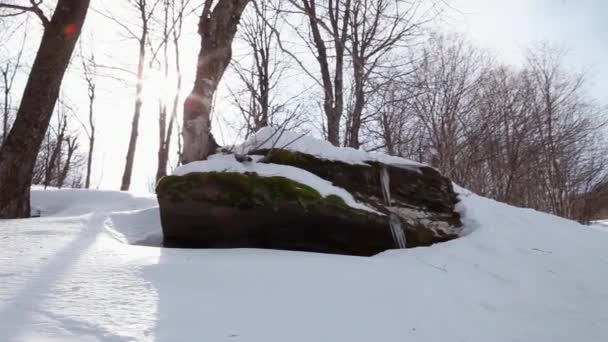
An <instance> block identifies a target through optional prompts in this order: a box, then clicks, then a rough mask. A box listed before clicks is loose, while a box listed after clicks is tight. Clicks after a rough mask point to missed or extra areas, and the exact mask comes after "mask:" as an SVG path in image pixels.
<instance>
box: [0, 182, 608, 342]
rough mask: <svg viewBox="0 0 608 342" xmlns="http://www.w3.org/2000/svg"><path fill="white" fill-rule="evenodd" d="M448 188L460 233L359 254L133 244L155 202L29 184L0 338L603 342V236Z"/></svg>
mask: <svg viewBox="0 0 608 342" xmlns="http://www.w3.org/2000/svg"><path fill="white" fill-rule="evenodd" d="M459 193H460V198H461V203H460V204H459V206H460V208H459V209H460V211H461V213H462V214H463V218H464V222H465V225H466V228H467V230H468V231H469V234H468V235H466V236H464V237H462V238H459V239H457V240H453V241H450V242H447V243H444V244H439V245H434V246H432V247H429V248H416V249H408V250H394V251H389V252H386V253H383V254H381V255H378V256H376V257H372V258H359V257H345V256H330V255H322V254H308V253H298V252H279V251H269V250H247V249H244V250H171V249H161V248H154V247H143V246H134V245H130V244H127V243H125V241H132V240H133V239H136V240H137V239H143V240H145V239H146V238H147V237H148V235H150V236H152V235H154V234H158V231H155V230H156V229H158V215H157V214H154V213H155V211H156V210H155V209H154V208H153V206H154V203H153V202H154V199H153V198H152V199H151V198H141V197H134V196H131V195H128V194H124V193H117V192H98V191H67V190H59V191H58V190H49V191H43V190H34V191H33V201H34V206H36V207H38V208H43V210H42V213H43V217H41V218H35V219H28V220H8V221H1V222H0V340H1V341H8V342H12V341H248V342H268V341H293V342H299V341H301V342H309V341H328V342H333V341H349V342H353V341H354V342H369V341H389V342H390V341H395V342H397V341H479V342H486V341H495V342H500V341H547V342H549V341H550V342H555V341H564V342H570V341H586V342H603V341H606V337H607V336H608V326H607V325H606V322H608V287H607V286H606V284H607V283H608V272H606V271H605V270H606V269H607V267H608V248H607V246H608V234H606V233H605V232H603V231H597V230H594V229H589V228H587V227H584V226H581V225H579V224H577V223H574V222H571V221H568V220H564V219H560V218H557V217H554V216H551V215H547V214H543V213H539V212H535V211H533V210H528V209H519V208H514V207H510V206H508V205H505V204H501V203H497V202H495V201H492V200H488V199H485V198H482V197H479V196H477V195H475V194H472V193H470V192H467V191H465V190H459ZM45 208H46V209H45ZM123 208H126V209H127V210H128V211H127V212H122V213H120V211H124V209H123ZM110 223H111V224H110ZM144 227H148V228H149V230H147V231H146V230H144V229H143V228H144ZM118 236H122V237H121V238H118V239H117V237H118Z"/></svg>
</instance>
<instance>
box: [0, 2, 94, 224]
mask: <svg viewBox="0 0 608 342" xmlns="http://www.w3.org/2000/svg"><path fill="white" fill-rule="evenodd" d="M38 4H39V2H36V1H30V4H29V6H17V5H11V4H7V3H3V2H0V11H1V10H7V11H9V12H10V11H13V12H12V13H13V14H14V11H17V12H19V11H21V12H28V13H34V14H35V15H36V16H37V17H38V18H39V19H40V20H41V22H42V25H43V27H44V33H43V36H42V39H41V42H40V47H39V49H38V52H37V54H36V58H35V60H34V63H33V65H32V68H31V71H30V74H29V78H28V81H27V84H26V86H25V90H24V92H23V96H22V97H21V104H20V106H19V110H18V111H17V116H16V118H15V122H14V124H13V127H12V129H11V131H10V133H9V134H8V136H7V138H6V141H5V142H4V143H3V144H2V147H1V148H0V218H18V217H28V216H29V215H30V203H29V199H30V193H29V190H30V184H31V182H32V172H33V169H34V165H35V163H36V157H37V155H38V151H39V150H40V146H41V144H42V141H43V140H44V137H45V133H46V130H47V128H48V126H49V122H50V120H51V116H52V114H53V108H54V107H55V103H56V101H57V98H58V96H59V89H60V88H61V83H62V80H63V76H64V73H65V71H66V69H67V67H68V64H69V62H70V58H71V56H72V52H73V51H74V48H75V46H76V42H77V40H78V37H79V36H80V31H81V28H82V25H83V23H84V20H85V18H86V14H87V11H88V8H89V0H58V2H57V6H56V8H55V11H54V13H53V16H52V17H51V18H50V19H48V18H47V17H46V15H45V14H44V12H43V11H42V9H40V7H39V6H38Z"/></svg>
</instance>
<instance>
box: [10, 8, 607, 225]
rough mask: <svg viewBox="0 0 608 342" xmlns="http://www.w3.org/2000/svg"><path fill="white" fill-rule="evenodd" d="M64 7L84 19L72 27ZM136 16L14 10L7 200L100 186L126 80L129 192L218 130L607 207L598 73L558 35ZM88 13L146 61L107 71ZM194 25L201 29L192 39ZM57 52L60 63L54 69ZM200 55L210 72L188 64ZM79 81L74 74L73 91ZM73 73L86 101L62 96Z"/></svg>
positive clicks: (350, 17) (332, 11)
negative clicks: (110, 125) (298, 139)
mask: <svg viewBox="0 0 608 342" xmlns="http://www.w3.org/2000/svg"><path fill="white" fill-rule="evenodd" d="M75 3H79V4H78V5H76V4H75ZM85 3H86V4H85ZM110 3H112V5H111V4H110ZM62 6H67V7H65V8H70V9H71V10H72V11H73V12H74V13H68V14H67V18H66V17H65V16H66V14H65V13H66V11H63V12H61V11H59V10H58V9H61V8H64V7H62ZM83 6H84V7H83ZM121 6H122V7H120V11H121V12H120V13H121V14H120V15H119V14H118V12H119V9H118V6H115V5H114V1H112V2H109V1H105V2H104V1H95V0H91V4H90V6H89V5H88V1H70V0H58V1H51V0H47V1H42V0H31V1H30V0H22V1H19V0H14V1H9V0H0V46H2V47H1V48H0V95H1V96H0V112H1V116H2V119H1V122H2V124H1V127H0V129H1V132H0V142H1V143H2V148H1V150H0V192H2V193H4V194H11V196H13V197H14V196H21V195H23V194H24V191H25V190H24V189H28V188H27V187H24V186H25V185H24V186H22V187H21V188H19V189H16V188H14V187H15V184H21V183H20V182H25V183H23V184H26V183H27V186H29V184H37V185H43V186H52V187H75V188H82V187H84V188H89V187H94V186H95V184H94V183H95V181H94V180H92V176H91V175H92V173H93V171H94V170H95V169H96V168H98V167H100V166H99V165H98V163H99V161H100V159H99V158H97V157H96V156H97V155H98V153H99V150H100V149H103V148H104V146H103V145H99V144H96V141H97V140H96V137H98V136H99V135H101V134H104V133H106V132H103V131H99V129H98V125H96V122H98V121H99V120H102V119H103V118H102V115H103V114H102V113H100V112H99V111H98V110H97V108H98V104H97V102H96V100H97V98H98V95H99V93H100V92H102V91H108V90H107V89H105V90H104V89H102V88H101V87H102V86H103V85H104V84H108V82H110V81H111V82H118V83H120V84H122V87H123V88H124V87H127V88H129V89H131V88H132V91H131V92H129V93H128V94H129V96H130V98H131V99H132V103H133V107H132V109H131V111H130V112H126V113H124V117H125V118H128V119H125V120H124V121H121V122H116V124H117V125H128V126H129V127H130V135H129V136H125V137H117V139H122V140H124V142H125V144H124V150H122V151H114V153H120V154H121V155H124V156H125V159H124V163H123V164H122V165H115V166H113V167H117V168H121V170H123V177H122V181H121V182H120V184H118V183H117V184H116V188H117V189H121V190H129V188H130V185H131V178H132V177H133V169H134V164H135V162H136V158H135V155H136V154H149V156H148V157H149V158H154V159H155V160H158V163H157V165H158V167H157V168H156V169H155V170H150V175H149V176H150V177H152V178H154V179H155V180H158V179H160V178H162V177H163V176H165V175H166V174H167V173H168V172H171V168H172V167H175V166H177V165H178V164H179V163H180V162H190V161H194V160H199V159H204V158H206V157H207V156H208V155H209V154H210V153H213V151H214V148H215V145H216V141H217V139H214V137H213V134H212V133H211V132H212V131H213V132H214V133H215V132H216V131H217V129H218V128H219V127H216V126H221V127H223V130H230V131H231V132H232V134H233V135H234V136H235V137H236V138H235V139H234V141H233V142H232V143H237V142H238V140H239V139H245V138H247V137H248V136H249V135H250V134H251V133H253V132H255V131H257V130H258V129H260V128H261V127H264V126H268V125H273V126H277V127H281V128H285V129H294V130H298V131H303V132H309V133H310V134H314V135H317V136H321V137H324V138H325V139H327V140H328V141H329V142H331V143H332V144H334V145H339V146H345V147H352V148H360V149H365V150H368V151H378V152H385V153H389V154H392V155H396V156H401V157H405V158H409V159H412V160H415V161H419V162H423V163H427V164H429V165H432V166H434V167H435V168H437V169H438V170H440V171H441V172H442V173H443V174H445V175H446V176H448V177H450V178H451V179H452V180H453V181H454V182H455V183H456V184H458V185H460V186H463V187H465V188H468V189H470V190H472V191H474V192H476V193H479V194H480V195H483V196H487V197H490V198H494V199H496V200H499V201H503V202H506V203H509V204H513V205H516V206H521V207H529V208H533V209H537V210H541V211H546V212H550V213H554V214H557V215H559V216H562V217H567V218H572V219H576V220H579V221H581V222H589V220H592V219H594V218H599V216H600V215H603V214H602V210H606V206H608V111H607V108H606V106H605V104H603V103H600V102H598V101H597V100H596V99H594V98H593V97H591V96H590V92H589V86H590V84H589V83H588V82H587V79H588V76H589V75H587V74H585V72H584V71H583V70H572V69H571V68H569V67H568V66H567V63H566V61H565V59H566V57H567V52H566V50H565V48H566V47H562V46H560V45H559V42H538V43H536V44H532V45H530V46H528V47H527V49H525V50H524V51H522V61H523V62H522V63H520V64H517V65H508V64H505V63H504V62H502V61H501V59H500V58H499V57H500V56H496V55H494V53H493V52H492V51H486V50H483V49H480V48H478V47H476V46H475V45H474V44H473V43H471V41H470V40H469V39H468V38H467V36H465V35H463V34H456V33H451V32H447V31H444V30H441V29H438V25H437V23H438V22H445V21H446V20H447V19H445V18H447V17H449V16H450V15H451V12H452V11H453V9H452V8H451V7H449V6H447V5H446V3H445V2H444V1H439V0H413V1H412V0H410V1H405V0H396V1H395V0H375V1H371V0H335V1H333V0H289V1H278V0H257V1H248V0H215V1H211V0H207V1H204V0H175V1H172V0H121ZM87 7H88V14H87ZM125 7H126V8H128V10H129V13H130V14H129V16H128V18H129V20H125V17H124V15H123V14H122V13H123V11H124V8H125ZM83 11H84V12H83ZM58 12H61V13H64V14H63V15H64V17H62V14H61V13H59V14H58ZM68 12H69V11H68ZM85 15H88V16H89V17H88V18H87V20H91V16H95V17H96V21H95V22H103V23H104V25H107V26H108V27H113V29H115V30H117V31H120V32H122V35H121V37H120V39H127V40H128V41H130V42H131V43H132V44H134V45H137V49H136V50H137V54H136V55H133V56H132V60H133V64H132V65H131V66H125V65H114V64H111V63H107V61H104V62H103V63H100V59H99V58H98V56H99V55H102V53H101V52H100V51H98V50H96V46H98V45H99V44H98V42H96V41H95V36H94V35H92V34H87V32H89V31H91V32H92V31H94V28H92V27H87V25H88V24H90V22H87V23H88V24H85V25H84V28H82V29H81V26H82V25H80V24H78V20H80V22H82V21H84V16H85ZM448 22H449V21H448ZM75 23H76V24H75ZM70 25H76V26H70ZM71 30H75V31H73V32H72V31H71ZM81 31H82V33H81ZM190 33H195V34H198V35H200V37H199V39H198V41H197V44H196V45H194V46H192V39H187V36H188V34H190ZM79 36H80V37H79ZM190 36H191V35H190ZM117 39H118V38H117ZM30 41H35V42H38V41H41V43H40V47H39V50H37V51H29V50H28V46H29V45H30V44H26V42H30ZM45 41H46V42H47V43H48V44H50V45H49V46H48V47H45ZM77 41H78V42H77ZM9 42H10V44H9ZM36 44H38V43H36ZM36 44H35V45H36ZM45 49H47V50H48V49H51V50H58V51H59V50H60V51H62V56H63V57H62V58H59V59H55V60H52V59H48V58H47V59H44V58H43V57H44V56H45V55H44V51H45ZM108 53H112V52H107V51H105V52H103V54H104V55H107V54H108ZM187 54H191V55H198V64H197V65H190V64H185V63H184V56H185V55H187ZM34 56H36V58H35V59H34ZM152 72H154V73H158V74H161V75H163V79H164V82H163V83H164V86H165V87H166V88H167V89H166V91H163V94H162V96H159V98H157V99H151V98H150V97H145V96H142V93H143V92H145V89H146V87H152V86H156V85H151V84H147V83H146V79H147V78H146V77H147V75H148V74H149V73H152ZM64 73H67V74H69V75H72V76H73V77H71V78H66V79H64V80H63V81H64V82H63V83H64V84H63V85H62V84H61V81H62V79H63V74H64ZM18 75H25V76H23V77H21V79H27V82H21V83H23V84H20V83H19V82H16V80H18V79H19V77H17V76H18ZM36 75H37V76H36ZM193 75H194V76H193ZM190 76H191V77H190ZM186 78H187V79H193V81H194V87H192V84H190V83H188V84H185V83H184V79H186ZM73 79H79V80H80V82H82V84H83V86H80V87H79V89H81V91H82V94H83V95H82V96H80V98H83V97H84V98H86V99H87V101H84V102H83V101H78V103H75V101H73V100H72V99H70V97H69V94H65V93H62V92H61V91H60V87H59V86H60V85H62V87H63V86H65V83H66V82H68V81H67V80H73ZM53 85H56V89H55V90H54V91H50V92H48V93H47V92H44V90H45V89H47V88H49V89H50V88H53ZM184 90H187V91H190V90H192V92H191V93H189V94H190V95H188V93H186V92H185V91H184ZM41 95H44V96H45V97H44V98H42V99H41ZM42 101H46V102H47V103H45V104H44V106H42V107H40V104H41V103H42ZM144 101H154V103H153V104H152V106H150V103H148V104H146V105H148V106H147V107H145V106H144ZM37 106H38V107H40V108H42V109H32V108H37ZM143 108H156V112H155V114H154V115H155V117H156V118H157V120H156V121H157V123H156V124H155V125H154V126H153V127H156V129H157V130H158V131H157V133H155V134H156V136H158V139H157V140H158V141H157V143H158V145H157V146H156V148H155V149H153V150H152V149H149V148H145V149H141V147H139V148H138V144H137V142H138V135H139V132H140V130H141V129H143V127H146V128H148V127H151V125H142V124H141V120H142V110H143ZM227 114H231V115H227ZM25 145H28V148H25ZM30 145H31V146H30ZM24 158H25V159H24ZM28 158H29V159H28ZM26 159H27V160H30V159H31V163H30V162H28V161H24V160H26ZM28 163H29V164H28ZM30 164H31V165H30ZM18 166H21V167H18ZM24 173H25V174H27V175H24ZM26 176H27V177H26ZM24 177H25V178H24ZM17 179H19V181H17ZM24 179H25V180H24ZM28 191H29V189H28ZM6 196H8V195H6ZM26 200H27V199H26ZM11 203H12V202H11V198H8V197H6V198H4V199H0V217H14V216H23V212H24V210H26V209H27V210H28V211H29V206H27V208H23V206H19V205H17V206H16V205H15V204H11ZM18 207H19V208H22V210H21V213H22V214H21V215H20V214H14V213H15V210H16V209H15V208H18ZM17 211H19V210H17Z"/></svg>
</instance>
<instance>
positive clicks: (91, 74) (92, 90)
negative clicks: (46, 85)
mask: <svg viewBox="0 0 608 342" xmlns="http://www.w3.org/2000/svg"><path fill="white" fill-rule="evenodd" d="M81 49H82V47H81ZM81 52H82V51H81ZM81 58H82V69H83V76H84V80H85V82H86V83H87V97H88V99H89V122H88V124H89V127H88V128H87V127H85V131H86V133H87V135H88V138H89V150H88V153H87V173H86V175H85V183H84V187H85V189H89V188H90V187H91V171H92V168H93V152H94V151H95V129H96V127H95V111H94V109H95V98H96V76H97V64H96V62H95V53H94V52H93V51H91V55H90V57H89V58H87V57H85V56H84V53H82V54H81ZM83 126H84V125H83Z"/></svg>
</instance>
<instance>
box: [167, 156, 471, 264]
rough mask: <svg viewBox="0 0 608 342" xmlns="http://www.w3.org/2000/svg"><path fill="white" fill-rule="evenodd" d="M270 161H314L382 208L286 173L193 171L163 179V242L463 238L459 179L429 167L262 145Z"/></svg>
mask: <svg viewBox="0 0 608 342" xmlns="http://www.w3.org/2000/svg"><path fill="white" fill-rule="evenodd" d="M253 154H263V155H266V156H268V158H265V160H266V161H267V162H269V163H274V164H282V165H289V166H294V167H298V168H301V169H304V170H307V171H309V172H311V173H314V174H315V175H317V176H319V177H321V178H323V179H325V180H328V181H330V182H331V183H333V184H334V185H335V186H337V187H341V188H344V189H346V190H347V191H349V192H350V193H351V194H352V195H353V196H354V197H355V199H356V200H357V201H358V202H361V203H364V204H366V205H367V206H368V207H370V208H373V209H375V210H376V212H370V211H364V210H360V209H354V208H351V207H349V206H348V205H346V204H345V203H344V201H343V200H342V199H341V198H339V197H337V196H327V197H323V196H321V195H320V194H319V193H318V192H317V191H316V190H314V189H312V188H310V187H308V186H306V185H303V184H300V183H297V182H295V181H292V180H289V179H286V178H282V177H260V176H258V175H256V174H233V173H194V174H188V175H185V176H169V177H166V178H164V179H163V180H161V182H159V185H158V187H157V196H158V200H159V204H160V209H161V221H162V225H163V233H164V244H165V246H169V247H189V248H240V247H248V248H271V249H287V250H299V251H311V252H322V253H335V254H349V255H360V256H370V255H374V254H377V253H380V252H383V251H385V250H388V249H394V248H400V247H408V248H409V247H418V246H429V245H431V244H433V243H437V242H443V241H448V240H451V239H454V238H457V237H458V235H459V233H460V231H461V222H460V216H459V215H458V213H456V212H455V211H454V206H455V204H456V203H457V201H458V199H457V196H456V194H455V193H454V191H453V188H452V183H451V182H450V181H449V180H448V179H447V178H445V177H443V176H442V175H440V174H439V173H438V172H437V171H436V170H435V169H433V168H430V167H412V166H405V165H403V166H400V165H383V164H380V163H377V162H370V163H368V164H365V165H361V164H359V165H350V164H345V163H341V162H336V161H327V160H321V159H318V158H315V157H313V156H311V155H307V154H303V153H298V152H292V151H286V150H275V151H272V153H268V151H256V152H253Z"/></svg>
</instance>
